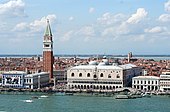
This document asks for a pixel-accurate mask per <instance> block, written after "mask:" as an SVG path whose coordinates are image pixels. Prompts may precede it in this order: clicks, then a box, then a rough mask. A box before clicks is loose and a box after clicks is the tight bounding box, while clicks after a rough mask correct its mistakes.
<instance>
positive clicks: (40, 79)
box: [24, 72, 50, 89]
mask: <svg viewBox="0 0 170 112" xmlns="http://www.w3.org/2000/svg"><path fill="white" fill-rule="evenodd" d="M49 80H50V78H49V73H47V72H41V73H35V74H27V75H25V78H24V87H25V88H30V89H38V88H39V89H40V88H41V87H44V86H46V85H48V83H49Z"/></svg>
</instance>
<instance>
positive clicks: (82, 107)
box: [0, 94, 170, 112]
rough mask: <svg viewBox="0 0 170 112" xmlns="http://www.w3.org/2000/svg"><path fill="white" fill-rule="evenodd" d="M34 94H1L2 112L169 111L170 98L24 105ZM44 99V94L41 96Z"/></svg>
mask: <svg viewBox="0 0 170 112" xmlns="http://www.w3.org/2000/svg"><path fill="white" fill-rule="evenodd" d="M31 96H32V95H4V94H1V95H0V112H169V111H170V97H168V96H153V97H151V98H138V99H121V100H120V99H119V100H118V99H114V98H113V97H95V96H59V95H49V97H48V98H40V99H34V100H33V102H32V103H27V102H24V101H25V100H28V99H30V98H31ZM39 96H40V95H39Z"/></svg>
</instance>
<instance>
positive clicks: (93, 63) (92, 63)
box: [89, 61, 98, 65]
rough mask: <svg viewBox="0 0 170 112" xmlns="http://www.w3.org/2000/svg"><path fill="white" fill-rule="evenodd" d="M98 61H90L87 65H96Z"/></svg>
mask: <svg viewBox="0 0 170 112" xmlns="http://www.w3.org/2000/svg"><path fill="white" fill-rule="evenodd" d="M97 64H98V63H97V62H96V61H90V62H89V65H97Z"/></svg>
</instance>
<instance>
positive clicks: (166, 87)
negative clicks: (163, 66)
mask: <svg viewBox="0 0 170 112" xmlns="http://www.w3.org/2000/svg"><path fill="white" fill-rule="evenodd" d="M160 90H161V91H170V72H162V74H161V75H160Z"/></svg>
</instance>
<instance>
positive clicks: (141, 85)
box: [132, 76, 159, 91]
mask: <svg viewBox="0 0 170 112" xmlns="http://www.w3.org/2000/svg"><path fill="white" fill-rule="evenodd" d="M132 88H136V89H138V90H142V91H157V90H159V77H156V76H137V77H133V78H132Z"/></svg>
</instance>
